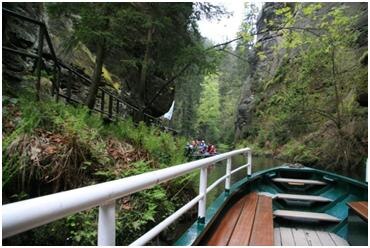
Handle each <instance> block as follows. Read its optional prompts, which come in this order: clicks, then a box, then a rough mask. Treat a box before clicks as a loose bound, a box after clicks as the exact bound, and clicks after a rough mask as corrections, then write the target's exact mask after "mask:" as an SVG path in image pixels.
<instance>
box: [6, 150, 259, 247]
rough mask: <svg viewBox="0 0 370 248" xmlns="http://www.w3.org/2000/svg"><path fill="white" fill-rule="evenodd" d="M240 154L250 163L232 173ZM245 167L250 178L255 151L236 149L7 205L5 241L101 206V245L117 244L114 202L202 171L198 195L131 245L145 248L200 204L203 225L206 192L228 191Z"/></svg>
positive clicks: (199, 213) (99, 243)
mask: <svg viewBox="0 0 370 248" xmlns="http://www.w3.org/2000/svg"><path fill="white" fill-rule="evenodd" d="M238 154H244V155H245V156H246V157H247V164H245V165H243V166H240V167H239V168H237V169H235V170H233V171H231V163H232V162H231V158H232V156H235V155H238ZM223 160H227V164H226V174H225V175H224V176H223V177H221V178H219V179H218V180H216V181H215V182H214V183H213V184H212V185H210V186H209V187H208V188H207V168H208V167H209V166H211V165H212V164H214V163H216V162H220V161H223ZM243 168H247V174H248V175H251V173H252V152H251V150H250V149H249V148H243V149H239V150H234V151H231V152H227V153H223V154H219V155H215V156H213V157H209V158H204V159H201V160H197V161H193V162H189V163H185V164H180V165H176V166H172V167H169V168H165V169H161V170H157V171H152V172H147V173H143V174H140V175H137V176H131V177H127V178H122V179H119V180H115V181H110V182H106V183H100V184H97V185H92V186H87V187H83V188H78V189H73V190H69V191H64V192H60V193H56V194H52V195H47V196H42V197H38V198H34V199H30V200H25V201H20V202H15V203H11V204H6V205H3V206H2V231H3V232H2V234H3V236H2V237H3V239H4V238H7V237H10V236H12V235H15V234H18V233H21V232H24V231H27V230H30V229H32V228H35V227H38V226H41V225H44V224H47V223H50V222H53V221H55V220H58V219H61V218H63V217H66V216H68V215H71V214H74V213H77V212H81V211H83V210H87V209H90V208H93V207H97V206H99V221H98V222H99V223H98V245H99V246H100V245H115V237H116V236H115V201H116V200H117V199H119V198H122V197H124V196H127V195H130V194H133V193H135V192H138V191H142V190H144V189H148V188H150V187H152V186H154V185H157V184H160V183H163V182H165V181H168V180H171V179H174V178H177V177H180V176H182V175H185V174H187V173H190V172H192V171H194V170H197V169H200V182H199V195H198V196H196V197H195V198H194V199H193V200H191V201H190V202H188V203H187V204H185V205H184V206H183V207H181V208H180V209H178V210H177V211H176V212H175V213H173V214H172V215H170V216H169V217H167V218H166V219H165V220H163V221H162V222H161V223H159V224H158V225H156V226H155V227H154V228H152V229H151V230H150V231H149V232H147V233H145V234H144V235H143V236H141V237H140V238H139V239H137V240H136V241H135V242H133V243H132V244H131V245H144V244H146V243H147V242H148V241H150V240H151V239H152V238H154V237H155V236H156V235H158V234H159V233H160V232H161V231H162V230H164V229H165V228H166V227H168V226H169V225H170V224H171V223H173V222H174V221H175V220H176V219H178V218H179V217H180V216H181V215H182V214H184V213H185V212H187V211H188V210H189V209H191V208H192V207H193V206H194V205H195V204H197V203H198V221H199V222H200V223H204V221H205V213H206V196H207V193H208V192H209V191H211V190H212V189H214V188H215V187H216V186H217V185H218V184H220V183H221V182H223V181H224V180H225V190H226V191H227V192H228V191H229V190H230V182H231V175H232V174H234V173H236V172H237V171H240V170H241V169H243Z"/></svg>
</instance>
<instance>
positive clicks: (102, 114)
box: [100, 90, 105, 116]
mask: <svg viewBox="0 0 370 248" xmlns="http://www.w3.org/2000/svg"><path fill="white" fill-rule="evenodd" d="M104 94H105V93H104V91H103V90H101V103H100V110H101V116H104V100H105V99H104Z"/></svg>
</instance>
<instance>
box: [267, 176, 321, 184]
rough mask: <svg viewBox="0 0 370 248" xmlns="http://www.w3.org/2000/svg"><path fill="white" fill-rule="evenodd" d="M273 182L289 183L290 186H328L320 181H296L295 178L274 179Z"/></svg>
mask: <svg viewBox="0 0 370 248" xmlns="http://www.w3.org/2000/svg"><path fill="white" fill-rule="evenodd" d="M272 181H274V182H278V183H287V184H290V185H326V182H323V181H318V180H307V179H295V178H281V177H276V178H273V179H272Z"/></svg>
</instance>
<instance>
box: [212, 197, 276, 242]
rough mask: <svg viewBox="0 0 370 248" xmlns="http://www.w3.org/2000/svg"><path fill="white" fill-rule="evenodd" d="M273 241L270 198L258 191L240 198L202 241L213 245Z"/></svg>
mask: <svg viewBox="0 0 370 248" xmlns="http://www.w3.org/2000/svg"><path fill="white" fill-rule="evenodd" d="M273 244H274V231H273V217H272V199H271V198H270V197H267V196H264V195H257V193H250V194H248V195H246V196H244V197H242V198H241V199H239V200H238V201H237V202H236V203H235V204H234V205H233V206H232V207H231V208H230V209H229V210H228V211H227V213H226V214H225V215H224V217H223V218H222V220H221V221H220V223H219V225H218V226H217V227H216V228H215V229H214V231H213V232H212V233H211V234H210V237H209V238H208V240H207V241H206V242H205V245H213V246H215V245H219V246H241V245H243V246H244V245H266V246H271V245H273Z"/></svg>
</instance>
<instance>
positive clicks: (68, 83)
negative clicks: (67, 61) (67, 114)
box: [67, 71, 72, 102]
mask: <svg viewBox="0 0 370 248" xmlns="http://www.w3.org/2000/svg"><path fill="white" fill-rule="evenodd" d="M67 81H68V82H67V102H71V98H72V71H69V74H68V80H67Z"/></svg>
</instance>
